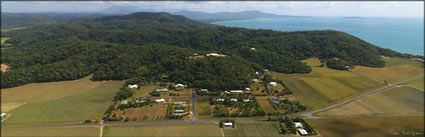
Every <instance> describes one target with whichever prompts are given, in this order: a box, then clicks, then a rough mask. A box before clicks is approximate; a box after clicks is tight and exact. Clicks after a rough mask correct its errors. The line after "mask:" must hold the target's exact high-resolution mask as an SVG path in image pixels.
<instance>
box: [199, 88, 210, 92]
mask: <svg viewBox="0 0 425 137" xmlns="http://www.w3.org/2000/svg"><path fill="white" fill-rule="evenodd" d="M199 91H201V92H208V89H200V90H199Z"/></svg>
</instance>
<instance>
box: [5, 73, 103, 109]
mask: <svg viewBox="0 0 425 137" xmlns="http://www.w3.org/2000/svg"><path fill="white" fill-rule="evenodd" d="M90 78H91V76H87V77H84V78H82V79H78V80H72V81H60V82H48V83H32V84H27V85H23V86H19V87H14V88H7V89H2V90H1V106H2V112H8V111H10V110H13V109H14V108H16V107H19V106H21V105H23V104H27V103H39V102H45V101H49V100H54V99H59V98H62V97H66V96H71V95H75V94H78V93H83V92H86V91H89V90H91V89H93V88H96V87H98V86H101V85H102V84H104V83H107V82H105V81H96V82H94V81H91V80H90Z"/></svg>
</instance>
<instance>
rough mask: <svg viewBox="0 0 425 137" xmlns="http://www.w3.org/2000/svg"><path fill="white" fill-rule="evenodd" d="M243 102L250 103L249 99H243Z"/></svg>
mask: <svg viewBox="0 0 425 137" xmlns="http://www.w3.org/2000/svg"><path fill="white" fill-rule="evenodd" d="M243 102H251V99H243Z"/></svg>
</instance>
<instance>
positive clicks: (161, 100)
mask: <svg viewBox="0 0 425 137" xmlns="http://www.w3.org/2000/svg"><path fill="white" fill-rule="evenodd" d="M164 102H165V99H164V98H161V99H156V100H155V103H164Z"/></svg>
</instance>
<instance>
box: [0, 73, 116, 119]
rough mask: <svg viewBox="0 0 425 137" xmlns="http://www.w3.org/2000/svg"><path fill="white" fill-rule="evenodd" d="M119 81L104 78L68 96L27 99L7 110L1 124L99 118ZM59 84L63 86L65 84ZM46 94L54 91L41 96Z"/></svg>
mask: <svg viewBox="0 0 425 137" xmlns="http://www.w3.org/2000/svg"><path fill="white" fill-rule="evenodd" d="M123 83H124V82H123V81H105V82H103V83H101V85H98V86H96V87H93V88H92V89H88V90H86V91H83V92H81V91H80V92H79V93H75V94H73V95H70V96H66V97H62V98H57V99H53V100H49V101H44V102H37V100H38V99H37V100H36V101H34V103H27V104H24V105H22V106H20V107H18V108H15V109H13V110H11V111H10V112H9V114H13V115H12V116H11V117H10V118H8V119H7V120H5V121H3V122H2V125H3V126H11V125H35V124H53V123H82V122H84V120H86V119H100V118H101V117H102V115H103V113H104V112H105V110H106V108H107V107H108V106H109V105H110V104H111V100H112V99H113V97H114V96H115V94H116V93H117V92H118V90H119V88H121V86H122V85H123ZM46 84H47V83H46ZM63 88H64V90H66V88H67V87H63ZM69 88H74V87H69ZM29 91H31V90H29ZM2 92H4V91H2ZM58 92H59V91H58ZM28 94H31V92H28ZM28 94H24V93H22V94H21V96H18V97H23V98H26V96H28ZM50 94H54V91H50V92H46V94H45V96H50ZM2 97H4V96H2ZM18 97H17V98H18ZM53 97H57V96H53ZM40 98H41V97H40ZM2 101H3V100H2ZM30 101H32V100H30Z"/></svg>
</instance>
